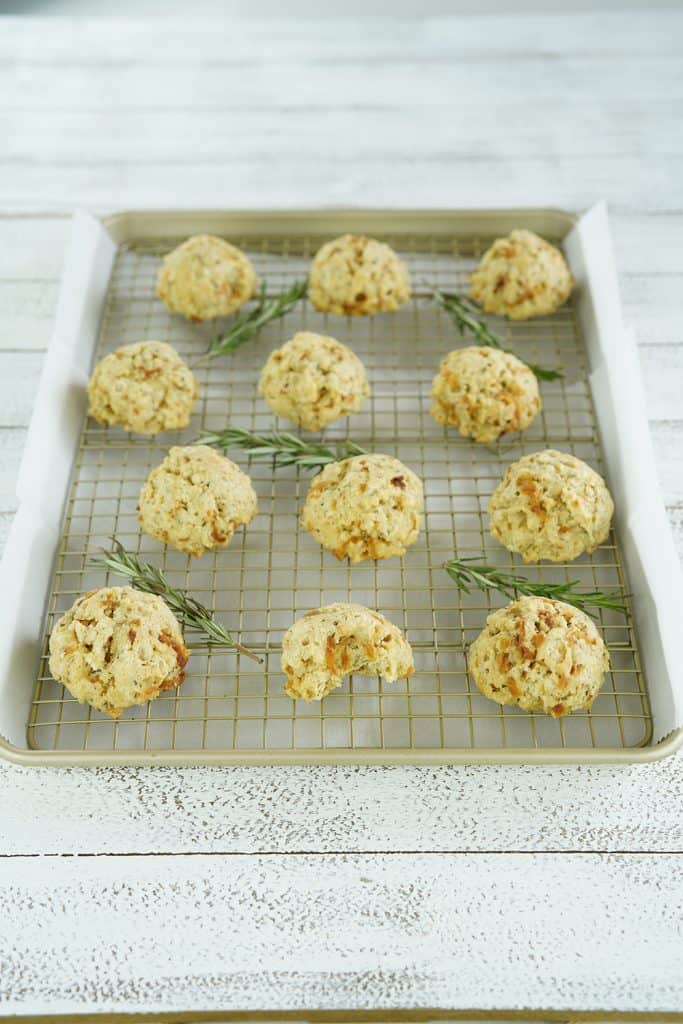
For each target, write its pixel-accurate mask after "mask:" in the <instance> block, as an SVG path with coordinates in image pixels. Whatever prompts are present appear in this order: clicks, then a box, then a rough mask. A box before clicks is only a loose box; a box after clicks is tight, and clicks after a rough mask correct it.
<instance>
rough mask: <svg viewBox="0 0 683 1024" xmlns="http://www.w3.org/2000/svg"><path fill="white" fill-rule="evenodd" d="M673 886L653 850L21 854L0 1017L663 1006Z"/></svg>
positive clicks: (6, 909)
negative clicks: (94, 1010)
mask: <svg viewBox="0 0 683 1024" xmlns="http://www.w3.org/2000/svg"><path fill="white" fill-rule="evenodd" d="M570 880H571V881H570ZM681 884H683V862H682V861H681V860H680V859H679V858H676V857H671V856H666V855H664V856H660V857H657V858H652V857H648V858H644V857H641V856H638V855H627V856H616V855H603V856H600V855H587V856H581V855H563V856H557V855H549V854H545V855H543V854H538V855H527V856H525V855H520V854H511V855H510V854H508V855H498V856H495V855H488V856H487V855H482V856H467V855H461V856H447V855H438V854H437V855H431V856H425V855H420V856H401V855H398V856H390V855H386V854H385V855H380V856H377V857H374V858H368V857H357V856H355V857H354V856H330V857H319V856H303V857H299V856H296V857H284V858H283V857H279V858H278V857H262V856H261V857H249V858H244V857H201V856H200V857H152V858H136V859H131V858H129V857H105V858H87V859H83V858H66V859H56V860H55V859H49V860H47V861H40V860H30V859H29V860H26V859H23V858H18V859H16V860H12V861H11V862H9V863H8V864H6V865H5V868H4V870H3V877H2V882H1V883H0V937H2V945H3V948H4V949H6V950H7V951H8V952H7V956H6V959H5V965H4V969H3V972H2V978H1V979H0V993H2V996H3V999H4V1010H5V1012H6V1013H12V1012H14V1013H18V1012H21V1011H22V1010H23V1011H26V1010H27V1009H28V1010H30V1011H31V1012H33V1013H40V1012H42V1013H58V1012H74V1011H76V1012H77V1011H78V1010H79V1009H81V1010H82V1009H85V1008H88V1007H90V1006H92V1005H96V1006H97V1007H98V1009H99V1010H100V1012H103V1013H106V1012H107V1011H109V1012H114V1011H117V1010H123V1009H125V1010H127V1011H133V1012H135V1011H141V1010H146V1011H153V1010H173V1009H187V1007H188V1006H191V1007H192V1009H194V1010H204V1009H233V1008H241V1009H252V1008H261V1007H263V1006H270V1007H277V1008H279V1009H290V1008H291V1009H295V1008H299V1007H301V1006H309V1007H315V1008H316V1009H327V1008H330V1009H331V1008H340V1007H343V1008H362V1007H367V1006H372V1007H375V1008H378V1007H387V1008H391V1007H395V1006H435V1005H436V1006H446V1007H451V1008H469V1007H472V1006H476V1007H482V1008H515V1009H517V1008H523V1007H528V1006H537V1007H548V1006H552V1007H558V1008H563V1007H564V1008H571V1009H574V1010H578V1009H592V1008H594V1007H596V1006H599V1007H600V1008H604V1009H610V1010H636V1009H638V1010H648V1011H655V1010H659V1011H665V1010H677V1009H679V1008H680V1006H681V1004H682V1002H683V970H682V968H683V962H682V960H681V930H680V915H679V913H678V909H677V908H676V907H674V906H672V902H671V898H670V894H671V892H672V890H673V891H680V886H681ZM626 944H627V946H628V950H629V956H628V957H624V956H623V955H621V956H615V949H617V948H619V949H620V950H623V949H624V946H625V945H626ZM67 960H68V962H69V963H70V964H72V965H73V967H74V969H73V970H65V969H64V964H65V961H67ZM634 963H637V964H638V970H637V975H636V974H634V972H633V964H634Z"/></svg>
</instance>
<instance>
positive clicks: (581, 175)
mask: <svg viewBox="0 0 683 1024" xmlns="http://www.w3.org/2000/svg"><path fill="white" fill-rule="evenodd" d="M682 98H683V97H682ZM420 116H422V115H421V114H416V117H420ZM323 122H324V118H323ZM209 128H210V119H209V121H208V122H207V130H209ZM373 129H374V126H373V123H372V122H370V123H369V125H368V129H367V130H368V131H369V132H372V131H373ZM328 142H329V144H328ZM342 150H343V147H342V144H341V142H339V141H338V140H328V138H327V137H326V136H325V134H324V130H323V129H321V133H320V136H319V137H318V138H317V139H316V140H315V142H312V143H311V144H310V145H309V147H308V148H307V149H299V150H297V151H296V152H292V153H290V154H289V156H288V158H284V157H283V158H282V159H280V157H278V174H277V176H275V175H274V173H273V163H272V157H271V154H270V151H269V149H268V146H267V144H266V142H264V143H263V147H262V148H261V149H260V150H259V151H258V152H256V151H255V150H251V151H250V152H249V153H248V154H246V155H245V156H241V155H240V154H239V152H236V153H235V154H234V155H233V157H232V158H231V159H230V160H229V161H228V160H217V161H210V162H207V161H202V160H195V159H194V158H193V155H192V154H191V153H185V154H182V155H181V154H178V155H177V156H176V157H175V158H174V160H173V161H171V162H169V161H154V162H149V163H145V164H141V163H139V162H138V161H137V160H136V159H135V157H129V156H125V157H124V156H122V157H121V158H120V159H118V160H116V161H112V160H102V161H101V162H99V163H92V162H87V161H86V162H84V161H77V160H74V161H73V162H72V163H70V164H67V163H61V164H57V163H55V162H54V161H52V160H51V159H50V158H49V155H46V154H36V155H35V156H34V157H33V158H31V160H20V161H17V162H10V163H2V162H0V191H2V194H3V204H4V207H5V208H9V207H12V206H13V207H15V208H17V209H22V210H33V211H35V210H39V209H52V208H54V207H57V208H59V209H62V210H64V209H67V208H68V207H70V206H74V205H78V204H82V203H83V197H84V196H87V202H88V205H89V206H90V207H94V208H96V209H100V210H109V209H110V208H112V207H126V206H128V207H143V208H144V207H146V206H149V205H150V202H152V203H153V204H154V205H157V206H173V205H174V204H177V201H178V196H179V195H180V196H184V197H185V201H186V202H189V201H190V199H191V197H196V201H197V202H200V199H199V197H201V205H203V206H206V207H221V206H225V205H226V204H227V203H229V202H230V197H234V196H237V195H239V205H240V206H242V207H245V208H248V207H282V208H285V209H287V208H296V207H310V206H336V205H341V206H347V205H349V204H351V205H359V200H358V197H359V196H362V197H363V200H362V204H363V205H368V206H380V207H381V206H389V207H400V206H402V205H405V203H406V197H407V196H410V197H411V205H412V206H416V207H430V206H432V207H449V206H452V205H453V203H454V197H457V202H458V205H460V206H463V207H468V206H472V207H476V206H482V205H486V203H485V202H484V201H483V199H482V197H484V196H486V197H488V202H490V197H492V196H495V197H496V202H497V204H498V205H500V206H525V205H529V203H530V196H533V205H534V206H555V205H558V196H561V197H562V202H561V204H560V205H564V206H566V207H568V208H570V209H584V208H586V207H588V206H590V205H591V204H592V203H593V202H594V201H595V198H596V197H600V196H608V197H609V200H610V203H611V204H612V205H613V206H614V207H615V208H617V209H628V210H631V209H634V208H638V209H640V210H661V209H664V208H671V207H673V208H676V209H681V208H683V156H670V157H668V158H667V159H666V160H663V159H662V158H661V157H660V156H654V155H647V154H646V155H644V156H625V157H623V158H620V159H618V160H615V161H612V160H609V159H604V160H601V161H594V160H593V159H592V157H591V155H590V153H586V154H585V155H584V156H575V157H569V156H567V157H565V158H563V159H562V160H561V161H556V160H555V159H554V158H553V157H552V155H546V156H544V157H528V158H524V159H523V158H521V157H520V158H519V159H513V158H504V159H501V158H500V157H499V156H491V154H490V152H488V153H487V154H485V155H482V156H475V155H473V156H472V159H468V160H464V159H460V158H459V157H458V155H457V154H451V153H448V152H445V153H444V152H439V151H432V153H430V154H427V155H425V154H420V155H419V156H418V155H416V154H415V152H409V151H406V150H401V151H398V150H397V151H393V150H392V151H391V152H388V153H386V154H385V155H384V156H380V155H379V154H377V155H375V156H373V157H372V158H368V159H366V160H364V161H363V163H362V164H358V162H357V161H356V160H355V159H353V158H352V157H351V156H350V155H349V154H348V151H347V150H343V151H342ZM388 165H390V166H391V174H390V175H387V166H388ZM530 182H533V183H534V186H533V190H531V189H530V185H529V183H530ZM55 196H60V197H61V198H60V200H59V202H57V201H56V200H55ZM233 202H234V199H233Z"/></svg>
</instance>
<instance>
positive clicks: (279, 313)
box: [194, 279, 308, 366]
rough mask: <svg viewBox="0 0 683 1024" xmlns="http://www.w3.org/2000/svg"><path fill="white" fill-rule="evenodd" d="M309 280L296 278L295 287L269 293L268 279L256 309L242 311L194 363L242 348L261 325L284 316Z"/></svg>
mask: <svg viewBox="0 0 683 1024" xmlns="http://www.w3.org/2000/svg"><path fill="white" fill-rule="evenodd" d="M307 288H308V281H307V280H306V279H304V280H303V281H295V282H294V284H293V285H292V287H291V288H290V289H289V290H288V291H286V292H282V293H281V294H280V295H271V296H269V295H268V294H267V292H266V282H265V281H264V282H263V284H262V285H261V290H260V292H259V295H258V300H257V303H256V306H255V307H254V308H253V309H250V310H246V311H245V312H244V313H240V314H239V315H238V316H236V317H235V319H234V320H233V321H232V323H231V324H230V327H229V328H228V329H227V331H226V332H225V333H224V334H216V335H215V336H214V337H213V338H212V339H211V341H210V342H209V347H208V348H207V350H206V352H205V353H204V355H203V356H200V358H199V359H198V360H197V361H196V362H195V363H194V365H195V366H197V365H198V364H199V363H203V362H206V360H208V359H215V358H216V356H226V355H229V354H230V353H231V352H234V351H235V350H236V349H238V348H240V346H241V345H244V344H245V343H246V342H247V341H251V339H252V338H253V337H254V336H255V335H257V334H258V332H259V331H260V330H261V328H262V327H265V325H266V324H268V323H270V322H271V321H272V320H279V318H280V317H283V316H285V314H286V313H289V311H290V310H291V309H293V307H294V306H295V305H296V304H297V302H299V301H300V299H302V298H303V297H304V295H305V294H306V290H307Z"/></svg>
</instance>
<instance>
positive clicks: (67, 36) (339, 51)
mask: <svg viewBox="0 0 683 1024" xmlns="http://www.w3.org/2000/svg"><path fill="white" fill-rule="evenodd" d="M681 24H682V19H681V14H680V12H678V11H676V10H670V11H667V12H666V14H665V15H664V16H663V17H661V18H652V17H651V16H650V15H649V13H648V12H645V11H637V10H636V11H629V12H606V11H596V12H592V13H591V12H587V11H583V12H577V13H575V14H573V16H572V17H564V18H563V19H562V22H561V26H560V25H559V24H558V17H557V15H547V14H543V13H542V12H534V13H533V14H532V15H531V16H530V17H520V16H519V15H518V14H515V15H509V14H508V15H505V14H501V15H498V16H496V21H495V35H494V37H493V39H492V36H491V31H490V30H491V28H492V20H491V18H490V17H483V18H482V17H467V18H459V19H456V18H447V17H433V18H425V19H423V20H420V21H416V20H412V19H410V20H408V19H407V20H405V21H402V20H401V19H400V18H398V19H392V21H391V23H390V24H389V23H388V21H387V19H386V18H381V17H374V18H373V17H371V16H368V17H364V18H362V19H350V18H341V19H339V18H325V19H322V20H317V19H311V20H306V19H301V18H268V19H262V20H258V21H257V20H254V21H248V22H244V21H240V22H238V23H235V24H233V25H231V32H230V45H229V46H227V45H226V39H225V34H224V33H223V32H220V31H215V32H211V31H208V32H207V30H206V22H205V21H203V20H202V19H198V20H197V21H194V22H193V21H189V20H188V19H185V18H183V19H173V18H171V19H169V20H168V21H167V22H166V23H165V24H164V26H163V47H161V46H160V45H159V38H160V31H159V26H158V24H156V23H155V22H153V21H152V20H150V19H141V18H134V19H129V18H126V19H123V18H121V19H117V18H100V17H96V18H90V19H78V20H76V19H73V20H70V21H69V22H68V23H67V24H65V25H64V27H63V28H62V30H61V31H56V30H55V29H54V22H53V20H51V19H49V18H48V19H44V18H43V19H40V18H33V19H32V20H31V22H26V21H25V20H23V19H22V18H11V19H10V18H7V19H4V21H3V25H4V27H5V28H6V31H5V32H4V33H3V35H2V37H0V60H2V61H6V62H15V61H17V60H21V61H22V62H29V63H30V62H33V63H36V64H40V63H44V64H51V65H56V66H59V65H60V64H64V63H67V64H70V65H74V64H81V65H82V66H86V67H87V66H88V65H92V66H98V65H99V64H101V63H102V62H103V61H105V60H109V61H111V62H112V63H115V62H118V63H119V64H123V65H127V64H132V63H136V62H137V63H152V62H153V61H156V63H157V64H159V63H162V62H167V63H173V64H176V63H177V62H185V63H197V62H202V61H203V62H206V63H210V62H214V63H216V62H222V63H227V62H230V61H234V62H235V63H239V62H243V61H244V60H245V59H248V58H258V59H262V60H265V59H273V58H276V59H278V60H280V61H287V60H290V61H301V60H302V58H305V57H308V58H309V59H313V58H317V59H318V60H319V61H320V62H323V63H324V62H328V61H330V60H332V59H334V58H335V57H336V58H337V59H338V60H339V61H340V63H349V62H356V61H359V60H363V59H365V60H372V62H373V63H374V62H375V61H383V60H387V59H389V60H391V59H397V58H400V57H402V56H408V57H413V58H415V57H416V56H419V57H421V58H422V59H423V60H425V61H432V60H435V59H438V58H439V57H440V56H442V55H450V54H451V53H452V52H456V53H458V54H459V55H461V56H466V55H467V56H470V58H474V59H478V58H479V57H480V56H481V55H490V54H492V53H493V54H494V55H496V56H497V57H498V59H499V60H501V61H503V60H514V59H515V58H520V57H521V58H522V59H524V58H526V59H528V58H529V57H530V55H531V54H533V53H534V52H540V53H541V55H542V56H543V57H545V58H546V59H549V60H550V59H554V60H557V61H560V60H561V59H562V58H564V57H567V56H582V55H593V56H595V57H600V58H601V59H603V60H606V61H608V60H617V61H621V60H622V59H623V58H624V57H629V56H633V55H646V54H651V55H653V56H660V55H664V56H666V55H669V56H673V57H676V56H678V53H679V50H678V46H677V41H678V34H677V30H678V28H679V26H681ZM37 36H39V38H40V47H37V46H36V38H37ZM499 44H500V45H499Z"/></svg>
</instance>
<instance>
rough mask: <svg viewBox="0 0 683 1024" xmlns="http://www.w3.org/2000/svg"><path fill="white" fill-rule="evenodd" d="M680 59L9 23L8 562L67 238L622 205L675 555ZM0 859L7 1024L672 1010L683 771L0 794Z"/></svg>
mask: <svg viewBox="0 0 683 1024" xmlns="http://www.w3.org/2000/svg"><path fill="white" fill-rule="evenodd" d="M682 41H683V13H682V12H675V11H668V12H662V13H659V14H657V13H654V14H653V13H652V12H646V13H641V14H638V13H624V14H621V15H620V14H618V13H613V14H607V15H596V16H592V15H588V14H580V15H575V16H567V17H565V16H557V17H553V16H539V15H532V16H523V17H516V18H507V17H495V18H486V19H483V18H482V19H479V18H467V19H461V20H455V19H453V20H438V21H437V20H435V21H431V22H423V23H421V24H418V23H411V22H401V21H370V22H367V23H361V22H359V21H357V20H349V21H348V22H333V21H332V22H331V21H327V22H324V23H323V24H321V25H318V26H316V25H314V24H313V23H305V24H304V23H299V22H295V21H288V22H281V23H278V22H273V21H271V22H269V23H268V24H265V23H264V24H255V23H254V24H247V23H232V24H230V25H227V24H221V23H220V22H216V21H212V22H210V23H209V22H207V23H205V24H195V23H192V22H188V23H176V24H171V25H162V23H161V21H158V22H155V23H154V24H151V23H149V22H145V21H137V22H127V23H124V22H119V23H115V22H107V21H103V20H97V21H93V22H90V23H78V24H73V23H69V22H53V23H43V22H37V21H31V20H28V19H25V20H18V21H12V20H5V21H0V210H1V216H0V326H1V328H2V329H1V330H0V409H1V410H2V411H1V412H0V424H1V425H2V429H1V430H0V445H1V446H2V472H1V474H0V516H1V519H2V527H3V531H4V534H5V535H6V531H7V528H8V526H9V523H10V522H11V519H12V513H13V509H14V508H15V498H14V484H15V478H16V473H17V468H18V465H19V460H20V458H21V452H22V445H23V442H24V438H25V431H26V426H27V423H28V421H29V417H30V415H31V408H32V403H33V397H34V394H35V390H36V385H37V380H38V375H39V373H40V368H41V362H42V358H43V352H44V349H45V347H46V344H47V341H48V338H49V335H50V326H51V320H52V316H53V311H54V304H55V297H56V294H57V286H58V279H59V275H60V269H61V263H62V259H63V254H64V248H65V244H66V239H67V234H68V214H69V212H70V210H71V209H72V208H73V207H74V206H76V205H83V206H86V207H89V208H91V209H95V210H98V211H100V210H110V209H113V208H125V207H134V206H146V205H164V204H166V205H168V206H174V205H179V204H184V205H203V206H208V207H214V206H234V207H259V206H263V207H266V206H267V207H274V206H290V207H291V206H316V205H320V204H322V205H328V206H329V205H346V204H359V205H369V206H388V207H391V206H416V207H419V206H460V207H465V206H476V205H479V206H490V205H499V206H514V205H525V204H527V205H528V204H533V205H543V204H548V205H557V206H563V207H568V208H577V209H578V208H583V207H586V206H588V205H589V204H591V203H592V202H593V201H594V200H595V199H597V198H601V197H604V198H606V199H607V200H608V201H609V203H610V205H611V211H612V217H613V220H612V224H613V230H614V234H615V244H616V252H617V263H618V268H619V272H620V284H621V290H622V299H623V304H624V308H625V313H626V317H627V319H628V320H629V321H630V322H631V323H632V324H633V325H634V326H635V328H636V331H637V334H638V338H639V342H640V356H641V361H642V369H643V374H644V377H645V384H646V391H647V402H648V410H649V415H650V428H651V430H652V434H653V438H654V443H655V449H656V454H657V467H658V470H659V475H660V480H661V483H662V488H663V492H664V496H665V500H666V504H667V507H668V510H669V515H670V519H671V522H672V525H673V528H674V530H675V531H676V533H677V537H678V543H679V550H680V551H681V552H682V553H683V399H682V398H681V396H682V395H683V245H682V243H681V238H682V237H683V148H682V139H683V134H682V129H683V64H682V61H681V49H682V47H681V43H682ZM675 599H676V600H679V601H680V595H676V597H675ZM0 830H1V834H2V842H1V847H0V854H1V864H2V867H1V869H0V955H1V956H2V957H3V959H4V965H3V967H2V969H1V970H0V998H1V999H2V1001H3V1002H2V1007H3V1011H4V1012H5V1013H18V1014H22V1013H23V1014H28V1013H46V1014H52V1015H54V1014H57V1013H79V1012H80V1013H85V1012H95V1011H101V1012H106V1011H108V1012H115V1011H116V1012H142V1011H148V1012H151V1011H155V1012H161V1011H170V1010H187V1009H188V1008H192V1009H194V1010H213V1009H269V1008H274V1009H282V1010H284V1009H296V1008H303V1009H305V1010H317V1009H324V1008H331V1009H345V1008H346V1009H354V1008H359V1009H363V1008H383V1007H387V1008H392V1007H404V1008H424V1007H447V1008H453V1009H463V1008H472V1007H474V1008H506V1009H507V1008H524V1007H533V1008H545V1009H552V1010H562V1009H571V1010H583V1009H610V1010H623V1011H627V1010H638V1011H662V1012H663V1011H677V1010H678V1011H680V1010H682V1009H683V934H682V924H681V905H682V903H683V860H682V859H681V850H682V843H683V757H678V758H676V759H672V760H669V761H667V762H664V763H660V764H655V765H652V766H641V767H633V768H626V769H623V768H621V769H617V768H611V767H594V768H590V769H588V768H582V769H578V768H577V769H575V768H551V769H531V768H507V767H506V768H489V767H477V768H452V769H449V768H438V769H409V768H403V769H372V768H366V769H360V768H358V769H354V768H339V769H336V770H335V769H303V768H301V769H299V768H294V769H291V768H280V769H262V770H259V769H256V770H246V769H245V770H211V769H201V770H189V769H188V770H179V769H178V770H165V769H156V770H155V769H149V770H142V769H141V770H132V769H131V770H124V769H106V770H105V769H102V770H98V771H86V770H56V769H22V768H16V767H10V766H3V767H2V768H0ZM568 1016H569V1014H568Z"/></svg>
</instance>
